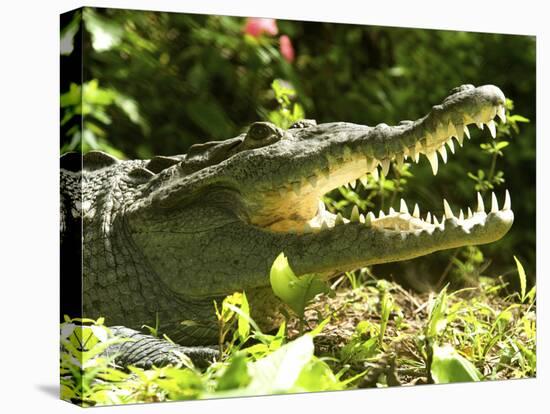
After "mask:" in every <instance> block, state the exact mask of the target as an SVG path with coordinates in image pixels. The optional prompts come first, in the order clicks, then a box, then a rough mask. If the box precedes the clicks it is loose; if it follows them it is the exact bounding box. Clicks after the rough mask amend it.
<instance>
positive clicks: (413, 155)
mask: <svg viewBox="0 0 550 414" xmlns="http://www.w3.org/2000/svg"><path fill="white" fill-rule="evenodd" d="M409 152H410V154H411V160H413V161H414V162H418V161H417V159H418V153H417V152H416V145H413V146H412V147H410V148H409Z"/></svg>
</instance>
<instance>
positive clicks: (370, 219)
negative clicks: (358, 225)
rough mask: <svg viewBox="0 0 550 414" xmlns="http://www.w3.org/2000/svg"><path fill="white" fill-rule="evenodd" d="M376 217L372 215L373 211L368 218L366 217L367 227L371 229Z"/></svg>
mask: <svg viewBox="0 0 550 414" xmlns="http://www.w3.org/2000/svg"><path fill="white" fill-rule="evenodd" d="M375 219H376V217H374V214H372V211H371V212H369V213H368V214H367V217H365V226H367V227H370V226H371V224H372V221H373V220H375Z"/></svg>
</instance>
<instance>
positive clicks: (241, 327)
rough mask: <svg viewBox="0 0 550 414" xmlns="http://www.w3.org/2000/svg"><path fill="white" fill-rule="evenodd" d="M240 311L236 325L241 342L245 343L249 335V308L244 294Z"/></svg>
mask: <svg viewBox="0 0 550 414" xmlns="http://www.w3.org/2000/svg"><path fill="white" fill-rule="evenodd" d="M241 311H242V314H239V318H238V321H237V325H238V332H239V336H240V338H241V341H245V340H246V339H247V338H248V335H249V334H250V307H249V305H248V300H247V299H246V294H245V293H244V292H243V295H242V300H241Z"/></svg>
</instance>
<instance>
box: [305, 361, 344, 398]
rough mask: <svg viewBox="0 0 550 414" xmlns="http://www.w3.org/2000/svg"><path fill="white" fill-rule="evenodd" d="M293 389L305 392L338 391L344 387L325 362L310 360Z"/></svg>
mask: <svg viewBox="0 0 550 414" xmlns="http://www.w3.org/2000/svg"><path fill="white" fill-rule="evenodd" d="M295 387H297V388H301V389H302V390H303V391H307V392H317V391H328V390H340V389H343V388H344V386H343V384H342V383H340V381H338V378H336V376H335V375H334V373H333V372H332V370H331V369H330V367H329V366H328V365H327V363H326V362H324V361H321V360H320V359H318V358H312V360H311V361H310V362H309V364H307V365H306V366H305V367H304V368H303V369H302V372H300V376H299V377H298V380H297V381H296V384H295Z"/></svg>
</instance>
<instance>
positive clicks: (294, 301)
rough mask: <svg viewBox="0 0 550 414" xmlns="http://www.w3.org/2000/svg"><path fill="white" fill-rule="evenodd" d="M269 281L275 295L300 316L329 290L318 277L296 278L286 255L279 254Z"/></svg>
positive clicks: (311, 275)
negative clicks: (308, 305)
mask: <svg viewBox="0 0 550 414" xmlns="http://www.w3.org/2000/svg"><path fill="white" fill-rule="evenodd" d="M269 280H270V282H271V288H272V289H273V292H274V293H275V295H276V296H277V297H278V298H279V299H281V300H282V301H283V302H284V303H286V304H287V305H288V306H290V308H291V309H292V310H293V311H294V312H295V313H296V314H297V315H298V316H302V315H303V314H304V309H305V307H306V305H307V303H308V302H309V301H310V300H312V299H313V298H314V297H315V296H317V295H318V294H320V293H326V292H328V290H329V288H328V286H327V284H326V283H325V282H323V281H322V280H320V279H319V278H318V277H317V276H316V275H313V274H308V275H304V276H301V277H300V278H298V277H296V275H295V274H294V272H293V270H292V268H291V267H290V265H289V264H288V259H287V258H286V256H285V255H284V253H281V254H279V256H278V257H277V258H276V259H275V261H274V262H273V265H272V266H271V272H270V275H269Z"/></svg>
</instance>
